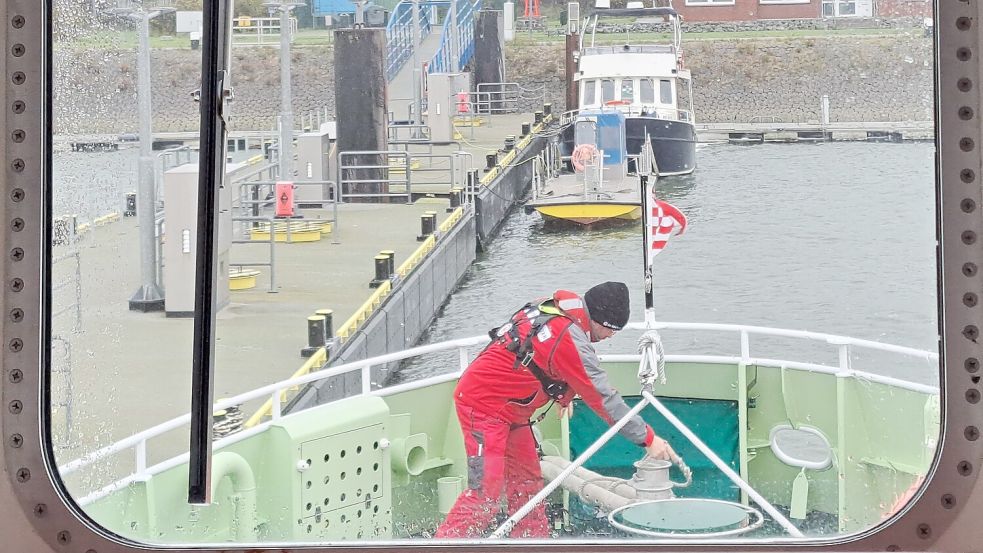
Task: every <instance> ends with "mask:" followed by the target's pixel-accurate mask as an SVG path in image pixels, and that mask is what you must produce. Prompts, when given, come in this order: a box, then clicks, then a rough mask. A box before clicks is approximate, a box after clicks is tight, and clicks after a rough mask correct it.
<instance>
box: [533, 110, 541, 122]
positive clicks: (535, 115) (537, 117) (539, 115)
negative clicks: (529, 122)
mask: <svg viewBox="0 0 983 553" xmlns="http://www.w3.org/2000/svg"><path fill="white" fill-rule="evenodd" d="M533 117H535V119H533V121H535V122H536V124H537V125H538V124H540V123H542V122H543V112H541V111H537V112H536V113H534V114H533Z"/></svg>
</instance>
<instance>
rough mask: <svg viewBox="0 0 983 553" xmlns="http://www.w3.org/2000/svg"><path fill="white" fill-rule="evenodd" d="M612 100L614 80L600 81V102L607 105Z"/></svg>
mask: <svg viewBox="0 0 983 553" xmlns="http://www.w3.org/2000/svg"><path fill="white" fill-rule="evenodd" d="M611 100H614V80H613V79H603V80H601V102H603V103H607V102H610V101H611Z"/></svg>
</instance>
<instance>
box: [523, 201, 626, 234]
mask: <svg viewBox="0 0 983 553" xmlns="http://www.w3.org/2000/svg"><path fill="white" fill-rule="evenodd" d="M528 207H529V208H530V209H532V210H535V211H538V212H539V214H540V215H541V216H542V217H543V220H544V221H545V222H546V223H548V224H566V225H573V226H582V227H591V228H596V227H599V226H614V225H621V224H629V223H632V222H634V221H637V220H638V219H640V218H641V216H642V208H641V206H640V205H639V204H638V203H631V202H625V203H604V202H570V203H543V204H535V203H533V204H529V205H528Z"/></svg>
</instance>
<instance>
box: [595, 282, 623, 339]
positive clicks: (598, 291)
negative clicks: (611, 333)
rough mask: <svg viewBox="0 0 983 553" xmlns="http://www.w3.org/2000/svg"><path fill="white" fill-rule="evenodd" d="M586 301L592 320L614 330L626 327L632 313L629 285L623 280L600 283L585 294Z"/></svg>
mask: <svg viewBox="0 0 983 553" xmlns="http://www.w3.org/2000/svg"><path fill="white" fill-rule="evenodd" d="M584 303H585V304H587V311H588V313H589V314H590V318H591V320H593V321H594V322H595V323H597V324H599V325H602V326H606V327H608V328H611V329H614V330H621V329H622V328H624V326H625V325H626V324H627V323H628V317H629V316H630V315H631V310H630V309H631V308H630V306H629V305H628V286H626V285H625V283H623V282H605V283H602V284H598V285H597V286H595V287H593V288H591V289H590V290H588V291H587V293H586V294H584Z"/></svg>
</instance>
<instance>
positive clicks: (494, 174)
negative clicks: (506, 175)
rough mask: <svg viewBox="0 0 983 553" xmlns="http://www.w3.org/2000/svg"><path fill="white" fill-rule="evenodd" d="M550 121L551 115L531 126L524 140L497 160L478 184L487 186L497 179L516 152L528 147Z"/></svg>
mask: <svg viewBox="0 0 983 553" xmlns="http://www.w3.org/2000/svg"><path fill="white" fill-rule="evenodd" d="M552 120H553V115H552V114H550V115H547V116H545V117H543V122H542V123H539V124H537V125H535V126H533V128H532V131H531V132H530V133H529V134H528V135H527V136H526V137H525V138H523V139H522V140H520V141H519V142H517V143H516V145H515V148H513V149H512V151H511V152H509V153H508V154H506V155H505V156H503V157H502V158H501V159H499V160H498V163H497V164H496V165H495V167H493V168H492V170H491V171H488V172H487V173H485V175H484V176H483V177H481V179H480V180H479V181H478V183H479V184H481V185H482V186H487V185H488V184H489V183H491V182H492V181H494V180H495V179H496V178H498V175H499V173H501V172H502V170H503V169H504V168H506V167H508V166H509V164H510V163H512V160H514V159H515V157H516V155H518V151H519V150H521V149H523V148H525V147H526V146H528V145H529V143H530V142H532V137H533V135H535V134H537V133H538V132H539V131H541V130H543V128H544V127H545V126H546V125H547V124H548V123H549V122H551V121H552Z"/></svg>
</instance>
